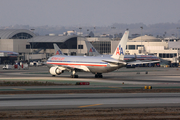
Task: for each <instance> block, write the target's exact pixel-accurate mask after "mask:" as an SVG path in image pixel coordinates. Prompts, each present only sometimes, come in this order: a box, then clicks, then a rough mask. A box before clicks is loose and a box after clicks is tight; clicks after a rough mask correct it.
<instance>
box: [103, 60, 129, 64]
mask: <svg viewBox="0 0 180 120" xmlns="http://www.w3.org/2000/svg"><path fill="white" fill-rule="evenodd" d="M102 61H103V62H107V63H111V64H115V65H119V64H124V65H126V62H124V61H120V60H115V59H114V60H102Z"/></svg>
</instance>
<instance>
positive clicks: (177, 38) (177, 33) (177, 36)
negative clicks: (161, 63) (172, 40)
mask: <svg viewBox="0 0 180 120" xmlns="http://www.w3.org/2000/svg"><path fill="white" fill-rule="evenodd" d="M179 29H180V27H177V32H178V33H177V39H178V38H179Z"/></svg>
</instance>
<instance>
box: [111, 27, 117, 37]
mask: <svg viewBox="0 0 180 120" xmlns="http://www.w3.org/2000/svg"><path fill="white" fill-rule="evenodd" d="M111 29H114V30H115V29H116V27H111ZM113 40H114V32H113Z"/></svg>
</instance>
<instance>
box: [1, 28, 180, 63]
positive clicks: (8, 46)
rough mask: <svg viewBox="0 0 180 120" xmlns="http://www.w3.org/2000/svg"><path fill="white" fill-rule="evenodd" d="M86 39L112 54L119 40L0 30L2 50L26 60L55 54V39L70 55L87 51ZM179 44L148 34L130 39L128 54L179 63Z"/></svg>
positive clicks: (44, 58) (46, 57)
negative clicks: (154, 56)
mask: <svg viewBox="0 0 180 120" xmlns="http://www.w3.org/2000/svg"><path fill="white" fill-rule="evenodd" d="M85 40H87V41H90V42H91V43H92V45H93V46H94V47H95V48H96V49H97V51H98V52H99V53H101V54H112V53H113V52H114V50H115V48H116V46H117V44H118V42H119V40H112V39H110V38H107V37H82V36H77V35H69V36H55V35H54V36H37V35H35V34H34V33H33V31H31V30H26V29H3V30H0V51H13V52H17V53H19V56H18V57H17V59H18V60H23V61H24V60H27V61H33V60H46V59H48V58H49V57H50V56H52V55H54V48H53V43H56V44H57V45H58V46H59V47H60V48H61V50H62V52H63V53H65V54H67V55H84V54H88V52H89V51H88V50H87V47H86V44H85ZM179 46H180V42H179V41H176V40H171V41H166V40H161V39H158V38H155V37H153V36H147V35H145V36H140V37H137V38H135V39H132V40H129V41H128V43H127V48H126V49H127V50H126V54H127V55H134V54H136V55H139V54H151V55H156V56H157V57H160V58H162V59H164V60H167V61H169V62H170V63H179V55H180V54H179V53H180V47H179ZM0 57H3V56H0ZM2 63H3V61H1V64H2Z"/></svg>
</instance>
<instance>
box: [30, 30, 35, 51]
mask: <svg viewBox="0 0 180 120" xmlns="http://www.w3.org/2000/svg"><path fill="white" fill-rule="evenodd" d="M31 31H32V32H33V33H34V31H35V29H31ZM31 49H33V37H32V46H31ZM32 54H33V51H32Z"/></svg>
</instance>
